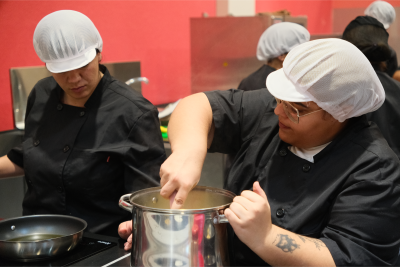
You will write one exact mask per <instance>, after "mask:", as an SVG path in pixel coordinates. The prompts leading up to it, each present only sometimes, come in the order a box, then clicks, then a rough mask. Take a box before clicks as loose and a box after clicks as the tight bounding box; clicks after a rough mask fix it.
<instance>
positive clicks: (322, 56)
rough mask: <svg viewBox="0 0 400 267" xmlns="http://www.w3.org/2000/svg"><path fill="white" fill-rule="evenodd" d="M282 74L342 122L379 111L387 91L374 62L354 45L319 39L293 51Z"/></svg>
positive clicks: (284, 64) (301, 91)
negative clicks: (375, 69)
mask: <svg viewBox="0 0 400 267" xmlns="http://www.w3.org/2000/svg"><path fill="white" fill-rule="evenodd" d="M283 71H284V73H285V74H286V76H287V77H288V78H289V79H290V81H291V82H292V83H294V85H295V87H296V90H297V91H298V92H299V93H302V94H304V95H306V96H308V97H309V98H310V99H312V101H314V102H315V103H316V104H317V105H318V106H320V107H321V108H322V109H324V110H325V111H327V112H328V113H330V114H331V115H332V116H333V117H334V118H335V119H337V120H338V121H340V122H343V121H345V120H346V119H348V118H352V117H358V116H361V115H363V114H366V113H369V112H372V111H375V110H377V109H378V108H379V107H380V106H381V105H382V104H383V102H384V100H385V91H384V89H383V87H382V84H381V82H380V81H379V79H378V76H377V75H376V73H375V71H374V69H373V68H372V65H371V63H370V62H369V61H368V59H367V58H366V57H365V56H364V54H363V53H362V52H361V51H360V50H359V49H358V48H357V47H356V46H354V45H353V44H351V43H349V42H347V41H344V40H341V39H334V38H331V39H319V40H314V41H310V42H307V43H304V44H302V45H300V46H297V47H296V48H294V49H293V50H292V51H290V53H289V54H288V55H287V57H286V59H285V61H284V62H283Z"/></svg>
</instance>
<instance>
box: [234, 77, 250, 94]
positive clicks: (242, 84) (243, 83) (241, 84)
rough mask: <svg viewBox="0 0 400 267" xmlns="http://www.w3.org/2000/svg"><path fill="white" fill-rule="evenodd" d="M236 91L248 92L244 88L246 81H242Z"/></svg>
mask: <svg viewBox="0 0 400 267" xmlns="http://www.w3.org/2000/svg"><path fill="white" fill-rule="evenodd" d="M237 89H240V90H243V91H249V90H248V88H247V87H246V79H243V80H242V81H241V82H240V83H239V86H238V88H237Z"/></svg>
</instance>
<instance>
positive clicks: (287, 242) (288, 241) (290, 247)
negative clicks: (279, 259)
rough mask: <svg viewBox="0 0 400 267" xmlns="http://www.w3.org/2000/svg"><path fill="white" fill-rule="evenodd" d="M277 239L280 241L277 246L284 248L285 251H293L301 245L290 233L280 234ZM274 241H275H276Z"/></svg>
mask: <svg viewBox="0 0 400 267" xmlns="http://www.w3.org/2000/svg"><path fill="white" fill-rule="evenodd" d="M277 239H278V243H277V244H276V246H277V247H278V248H280V249H282V251H283V252H290V253H293V251H295V250H296V249H298V248H300V245H298V244H297V243H296V241H295V240H294V239H293V238H290V237H289V236H288V235H281V234H278V235H277ZM275 240H276V239H275ZM273 243H275V241H274V242H273Z"/></svg>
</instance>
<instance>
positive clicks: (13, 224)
mask: <svg viewBox="0 0 400 267" xmlns="http://www.w3.org/2000/svg"><path fill="white" fill-rule="evenodd" d="M86 226H87V223H86V222H85V221H84V220H82V219H79V218H76V217H72V216H65V215H33V216H24V217H18V218H12V219H7V220H3V221H0V257H1V258H4V259H6V260H12V261H21V262H30V261H40V260H46V259H49V258H51V257H54V256H59V255H62V254H64V253H67V252H68V251H71V250H72V249H74V248H75V246H76V245H78V243H79V242H80V241H81V239H82V235H83V231H84V230H85V228H86Z"/></svg>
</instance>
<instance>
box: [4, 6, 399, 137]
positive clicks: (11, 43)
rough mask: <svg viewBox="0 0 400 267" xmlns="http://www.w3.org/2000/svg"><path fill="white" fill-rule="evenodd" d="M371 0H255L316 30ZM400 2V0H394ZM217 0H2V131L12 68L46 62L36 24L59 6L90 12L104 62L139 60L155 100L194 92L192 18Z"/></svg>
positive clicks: (325, 29) (8, 124)
mask: <svg viewBox="0 0 400 267" xmlns="http://www.w3.org/2000/svg"><path fill="white" fill-rule="evenodd" d="M371 2H372V1H364V0H355V1H345V0H305V1H295V0H256V12H267V11H277V10H281V9H287V10H288V11H290V12H291V14H292V15H293V16H299V15H307V16H308V30H309V31H310V33H311V34H324V33H325V34H329V33H331V32H332V8H353V7H367V6H368V5H369V4H370V3H371ZM389 2H390V3H391V4H393V5H394V6H400V1H389ZM215 8H216V0H123V1H117V0H103V1H93V0H86V1H83V0H81V1H70V0H63V1H35V0H28V1H20V0H10V1H5V0H0V29H1V30H0V40H2V42H1V43H0V51H2V54H1V63H0V131H4V130H9V129H13V128H14V125H13V115H12V100H11V86H10V77H9V69H10V68H12V67H24V66H38V65H43V63H42V62H41V61H40V60H39V58H38V57H37V56H36V53H35V51H34V50H33V45H32V36H33V31H34V29H35V27H36V24H37V23H38V22H39V20H40V19H41V18H43V17H44V16H45V15H47V14H49V13H51V12H53V11H56V10H60V9H72V10H77V11H80V12H82V13H84V14H86V15H87V16H88V17H89V18H91V19H92V21H93V22H94V24H95V25H96V26H97V28H98V30H99V32H100V34H101V35H102V38H103V42H104V50H103V62H117V61H140V62H141V68H142V76H145V77H147V78H148V79H149V80H150V83H149V84H147V85H146V84H143V86H142V91H143V95H144V96H145V97H146V98H147V99H149V100H150V101H151V102H152V103H153V104H155V105H158V104H163V103H168V102H173V101H175V100H177V99H179V98H182V97H185V96H187V95H189V94H190V92H191V88H190V83H191V82H190V75H191V73H190V20H189V18H193V17H194V18H195V17H201V16H202V13H203V12H206V13H208V14H209V16H211V17H212V16H215Z"/></svg>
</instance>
